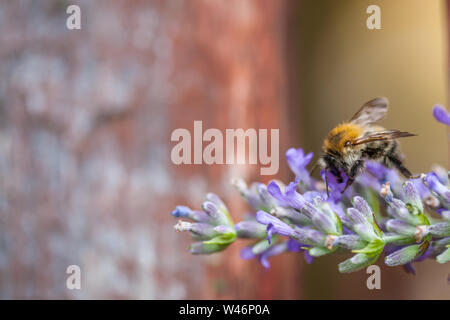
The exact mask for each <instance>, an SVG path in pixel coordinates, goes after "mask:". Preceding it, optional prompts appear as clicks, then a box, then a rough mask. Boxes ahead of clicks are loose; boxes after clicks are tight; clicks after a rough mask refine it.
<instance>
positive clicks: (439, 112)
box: [433, 104, 450, 126]
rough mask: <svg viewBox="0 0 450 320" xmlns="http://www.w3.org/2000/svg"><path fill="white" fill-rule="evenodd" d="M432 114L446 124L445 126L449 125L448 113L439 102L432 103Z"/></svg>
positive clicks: (449, 117) (449, 115)
mask: <svg viewBox="0 0 450 320" xmlns="http://www.w3.org/2000/svg"><path fill="white" fill-rule="evenodd" d="M433 116H434V118H435V119H436V120H437V121H439V122H441V123H443V124H446V125H447V126H449V125H450V114H449V113H448V112H447V110H445V108H444V107H443V106H441V105H439V104H436V105H434V107H433Z"/></svg>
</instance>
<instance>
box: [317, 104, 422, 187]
mask: <svg viewBox="0 0 450 320" xmlns="http://www.w3.org/2000/svg"><path fill="white" fill-rule="evenodd" d="M388 103H389V102H388V100H387V98H383V97H380V98H375V99H373V100H370V101H368V102H366V103H365V104H364V105H363V106H362V107H361V108H360V109H359V110H358V112H356V113H355V115H354V116H353V117H352V118H351V119H350V120H349V121H348V122H344V123H342V124H340V125H338V126H337V127H335V128H334V129H332V130H331V131H330V132H329V133H328V135H327V137H326V138H325V140H324V142H323V146H322V154H321V156H320V158H319V160H318V162H317V163H316V165H315V166H314V168H313V170H312V171H314V169H315V168H316V167H317V166H320V167H321V168H322V169H324V170H325V184H326V189H327V194H328V179H327V171H330V172H331V173H332V174H333V175H334V176H335V177H336V179H337V181H338V182H339V183H342V182H343V177H342V175H341V172H344V173H345V174H346V175H347V177H348V179H347V183H346V185H345V187H344V189H343V190H342V191H341V193H343V192H344V191H345V190H347V188H348V187H349V186H350V185H351V184H352V183H353V182H354V181H355V178H356V176H357V175H358V174H359V173H360V172H361V171H362V170H363V169H364V161H365V160H367V159H369V160H374V161H378V162H381V163H383V164H384V165H385V166H387V167H389V168H396V169H397V170H398V171H399V172H400V173H401V174H402V175H403V176H405V177H406V178H408V179H409V178H413V176H412V174H411V172H410V171H409V170H408V169H407V168H406V167H405V166H404V165H403V162H402V160H401V159H402V156H401V153H400V150H399V144H398V142H397V140H396V139H398V138H404V137H412V136H416V135H415V134H412V133H409V132H405V131H400V130H386V129H385V128H383V127H381V126H378V125H376V124H375V123H376V122H378V121H380V120H382V119H383V118H384V117H385V116H386V114H387V111H388ZM312 171H311V172H312Z"/></svg>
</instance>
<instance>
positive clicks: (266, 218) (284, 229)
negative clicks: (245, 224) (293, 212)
mask: <svg viewBox="0 0 450 320" xmlns="http://www.w3.org/2000/svg"><path fill="white" fill-rule="evenodd" d="M256 220H257V221H258V222H259V223H262V224H265V225H267V233H268V235H270V236H271V235H272V234H273V233H276V234H279V235H282V236H287V237H289V236H290V235H291V234H292V232H293V231H294V230H293V229H292V228H291V227H290V226H289V225H288V224H287V223H285V222H283V221H281V220H280V219H278V218H276V217H274V216H272V215H270V214H268V213H267V212H265V211H258V212H257V213H256Z"/></svg>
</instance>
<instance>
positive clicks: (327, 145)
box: [323, 122, 363, 153]
mask: <svg viewBox="0 0 450 320" xmlns="http://www.w3.org/2000/svg"><path fill="white" fill-rule="evenodd" d="M362 134H363V128H362V127H361V126H358V125H356V124H352V123H349V122H345V123H342V124H340V125H338V126H337V127H336V128H334V129H333V130H331V131H330V132H329V133H328V136H327V138H326V139H325V141H324V144H323V146H324V149H331V150H334V151H337V152H339V153H345V143H346V142H347V141H354V140H356V139H358V138H359V137H360V136H361V135H362Z"/></svg>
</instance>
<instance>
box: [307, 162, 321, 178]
mask: <svg viewBox="0 0 450 320" xmlns="http://www.w3.org/2000/svg"><path fill="white" fill-rule="evenodd" d="M318 166H319V160H317V161H316V162H315V163H314V166H313V167H312V168H311V170H309V175H312V174H313V173H314V171H315V170H316V169H317V167H318Z"/></svg>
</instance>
